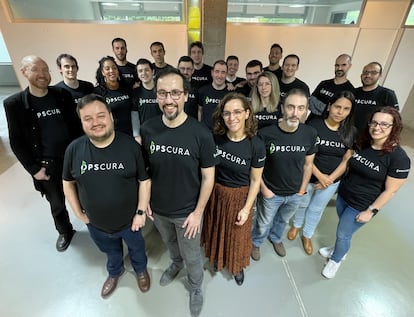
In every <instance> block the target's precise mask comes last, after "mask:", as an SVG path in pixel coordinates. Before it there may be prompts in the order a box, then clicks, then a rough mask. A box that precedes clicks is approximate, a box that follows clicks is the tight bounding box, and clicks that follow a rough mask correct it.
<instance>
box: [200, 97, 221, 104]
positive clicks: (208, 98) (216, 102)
mask: <svg viewBox="0 0 414 317" xmlns="http://www.w3.org/2000/svg"><path fill="white" fill-rule="evenodd" d="M204 100H205V103H206V105H208V104H209V103H214V104H219V103H220V99H219V98H210V97H206V99H204Z"/></svg>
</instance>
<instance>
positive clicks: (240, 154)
mask: <svg viewBox="0 0 414 317" xmlns="http://www.w3.org/2000/svg"><path fill="white" fill-rule="evenodd" d="M214 140H215V142H216V154H215V155H216V156H217V157H218V158H219V160H220V162H219V164H218V165H217V166H216V182H217V183H220V184H222V185H224V186H227V187H242V186H249V185H250V170H251V168H252V167H255V168H260V167H263V166H264V163H265V159H266V150H265V147H264V144H263V141H262V140H260V139H259V138H258V137H256V136H254V137H253V138H251V139H249V138H245V139H244V140H242V141H240V142H233V141H231V140H230V139H229V138H228V137H227V136H226V135H215V136H214Z"/></svg>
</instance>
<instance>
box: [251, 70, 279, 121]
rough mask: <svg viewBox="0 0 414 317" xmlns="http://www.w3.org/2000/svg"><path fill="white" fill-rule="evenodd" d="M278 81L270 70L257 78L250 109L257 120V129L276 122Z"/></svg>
mask: <svg viewBox="0 0 414 317" xmlns="http://www.w3.org/2000/svg"><path fill="white" fill-rule="evenodd" d="M279 98H280V90H279V81H278V80H277V78H276V76H275V75H273V73H271V72H266V71H265V72H263V73H261V74H260V75H259V77H258V78H257V85H256V87H255V88H254V89H253V94H252V102H251V104H252V111H253V113H254V115H255V116H256V119H257V122H258V129H261V128H263V127H265V126H268V125H271V124H277V121H278V117H279V116H280V115H279V114H278V113H277V107H278V105H279Z"/></svg>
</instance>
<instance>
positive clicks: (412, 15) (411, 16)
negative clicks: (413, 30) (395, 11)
mask: <svg viewBox="0 0 414 317" xmlns="http://www.w3.org/2000/svg"><path fill="white" fill-rule="evenodd" d="M405 25H414V3H411V9H410V12H409V13H408V16H407V20H405Z"/></svg>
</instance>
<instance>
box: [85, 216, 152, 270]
mask: <svg viewBox="0 0 414 317" xmlns="http://www.w3.org/2000/svg"><path fill="white" fill-rule="evenodd" d="M87 226H88V230H89V233H90V235H91V237H92V240H93V241H94V242H95V244H96V245H97V246H98V248H99V250H101V251H102V252H103V253H105V254H106V257H107V262H106V269H107V270H108V273H109V276H110V277H117V276H119V275H120V274H121V273H122V272H123V271H124V256H123V245H122V240H124V241H125V243H126V245H127V247H128V254H129V259H130V260H131V265H132V267H133V268H134V271H135V272H137V273H141V272H144V271H145V270H146V268H147V255H146V254H145V241H144V238H143V237H142V234H141V230H139V231H132V230H131V228H127V229H124V230H122V231H118V232H115V233H107V232H104V231H101V230H99V229H97V228H96V227H94V226H93V225H91V224H88V225H87Z"/></svg>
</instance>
